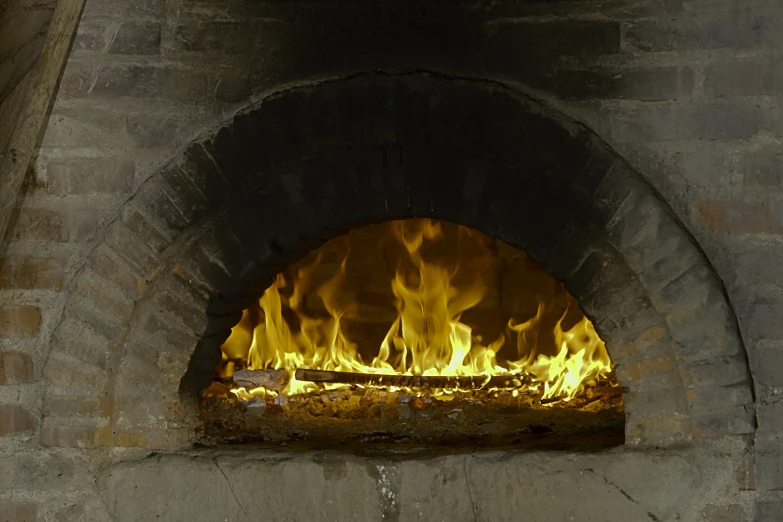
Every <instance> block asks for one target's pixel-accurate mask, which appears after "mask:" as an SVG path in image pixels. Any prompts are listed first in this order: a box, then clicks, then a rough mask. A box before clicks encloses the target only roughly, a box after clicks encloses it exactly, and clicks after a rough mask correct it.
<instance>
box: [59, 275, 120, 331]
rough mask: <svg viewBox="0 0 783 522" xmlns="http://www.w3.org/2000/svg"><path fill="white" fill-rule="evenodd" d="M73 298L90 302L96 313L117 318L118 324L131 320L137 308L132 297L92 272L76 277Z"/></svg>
mask: <svg viewBox="0 0 783 522" xmlns="http://www.w3.org/2000/svg"><path fill="white" fill-rule="evenodd" d="M72 296H73V297H76V298H79V299H83V300H86V301H87V302H89V303H90V305H91V307H92V308H94V309H95V311H96V313H101V314H104V315H107V316H110V317H116V318H117V322H127V321H128V320H130V317H131V315H132V314H133V310H134V308H135V304H134V301H133V300H132V299H131V297H130V296H127V295H125V294H123V293H122V292H121V291H120V290H119V289H118V288H116V287H112V286H111V285H110V284H109V283H108V282H107V281H106V280H104V279H102V278H101V277H100V276H98V274H96V273H95V272H93V271H92V270H85V271H83V272H82V273H80V274H79V276H78V277H76V279H75V280H74V284H73V293H72Z"/></svg>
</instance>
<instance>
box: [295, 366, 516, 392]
mask: <svg viewBox="0 0 783 522" xmlns="http://www.w3.org/2000/svg"><path fill="white" fill-rule="evenodd" d="M295 376H296V380H297V381H306V382H319V383H335V384H360V385H370V386H398V387H405V388H434V389H461V390H475V389H482V388H484V389H491V388H499V389H504V388H505V389H513V388H519V387H521V386H522V385H524V384H530V382H531V380H530V377H529V376H527V375H495V376H492V377H488V376H485V375H471V376H459V377H457V376H440V375H427V376H424V375H397V374H392V375H384V374H377V373H356V372H335V371H328V370H308V369H305V368H299V369H297V370H296V374H295Z"/></svg>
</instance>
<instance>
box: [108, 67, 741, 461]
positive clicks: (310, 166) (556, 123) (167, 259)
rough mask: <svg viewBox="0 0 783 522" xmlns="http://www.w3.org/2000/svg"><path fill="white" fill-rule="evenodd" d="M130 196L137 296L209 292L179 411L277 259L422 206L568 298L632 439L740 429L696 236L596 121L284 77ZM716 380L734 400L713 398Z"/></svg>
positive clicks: (500, 90) (357, 82) (426, 88)
mask: <svg viewBox="0 0 783 522" xmlns="http://www.w3.org/2000/svg"><path fill="white" fill-rule="evenodd" d="M172 194H173V195H172ZM172 199H175V200H176V201H177V202H178V203H177V205H176V206H177V210H178V212H177V216H176V219H175V218H173V217H172V216H171V214H172V212H173V211H172V209H171V208H169V206H167V205H166V204H165V201H171V200H172ZM164 200H165V201H164ZM128 204H129V205H133V206H134V208H138V209H140V213H141V214H142V215H144V216H147V223H148V224H151V225H152V227H153V228H157V229H162V230H165V231H166V233H167V235H168V236H169V237H171V241H170V244H169V245H168V246H166V247H164V248H160V246H159V245H158V248H157V250H156V255H157V260H158V262H159V265H160V267H162V268H161V269H156V270H155V271H153V272H152V273H153V275H152V276H150V277H149V279H150V283H149V284H150V286H152V287H155V288H156V289H158V288H159V289H160V290H153V291H151V292H150V293H149V297H148V298H146V299H147V301H149V303H146V302H145V303H141V304H140V307H141V308H143V307H145V306H147V307H154V306H160V299H157V300H156V297H155V296H156V295H157V293H158V292H159V291H160V292H165V291H166V290H165V288H166V285H168V284H169V283H167V282H166V281H167V278H170V277H173V276H172V274H174V275H176V274H177V273H182V272H183V271H185V272H187V273H189V274H194V275H193V277H192V278H189V279H188V281H189V282H190V283H192V284H193V285H196V286H198V287H199V288H200V290H201V291H202V293H203V295H204V297H205V300H204V302H205V303H207V304H206V305H205V310H204V320H203V324H204V326H203V327H202V328H197V329H195V330H196V331H194V332H193V333H194V334H195V336H196V338H197V339H198V341H197V346H192V347H190V349H189V351H187V357H186V358H187V359H188V360H189V363H188V364H187V368H184V367H183V368H182V372H181V373H179V375H178V376H177V378H178V377H179V376H181V375H182V374H183V373H184V377H182V379H181V381H180V386H179V394H180V400H181V401H183V404H185V403H188V402H190V401H191V400H192V399H194V398H196V397H197V396H198V393H199V392H200V391H201V390H202V389H203V388H205V387H206V386H208V385H209V383H210V382H211V379H212V369H213V368H214V367H215V366H216V364H217V362H218V360H219V357H220V350H219V346H220V344H221V343H222V342H223V341H224V340H225V339H226V337H227V336H228V334H229V331H230V327H231V326H232V325H233V324H235V322H236V320H237V319H238V317H239V314H240V313H241V311H242V309H243V308H245V307H247V305H248V304H249V303H250V302H251V301H252V300H254V299H257V298H258V296H259V295H260V294H261V292H262V291H263V290H264V288H266V286H268V284H269V283H270V282H271V280H272V278H273V277H274V276H275V275H276V274H277V273H278V272H279V271H280V270H281V268H282V267H283V266H284V265H285V264H287V263H290V262H292V261H295V260H296V259H298V258H300V257H301V256H302V255H304V254H305V253H306V252H308V251H310V250H312V249H314V248H317V247H318V246H320V245H321V244H322V243H323V242H324V241H326V240H328V239H331V238H333V237H336V236H338V235H341V234H343V233H345V232H346V231H348V230H350V229H351V228H354V227H358V226H363V225H368V224H373V223H379V222H383V221H387V220H392V219H401V218H407V217H431V218H435V219H442V220H446V221H450V222H454V223H458V224H461V225H465V226H469V227H474V228H477V229H479V230H481V231H483V232H485V233H487V234H490V235H492V236H495V237H497V238H499V239H501V240H503V241H505V242H507V243H509V244H511V245H513V246H515V247H518V248H521V249H524V250H526V251H527V252H528V254H529V255H531V256H532V257H533V258H535V259H536V260H538V261H540V262H541V263H543V265H544V266H545V267H546V268H547V269H548V270H549V272H550V273H551V274H552V275H553V276H554V277H556V278H557V279H559V280H561V281H563V282H564V283H565V285H566V288H567V289H568V290H569V291H570V292H571V293H572V294H573V295H574V296H575V297H576V298H577V299H579V301H580V304H581V305H582V308H583V309H584V311H585V313H586V314H587V315H588V316H589V317H590V319H591V320H592V321H593V323H594V324H595V326H596V329H597V330H598V332H599V334H600V335H601V336H602V338H603V339H604V340H605V341H606V342H607V347H608V350H609V352H610V355H611V357H612V359H613V361H614V363H615V365H616V368H617V373H618V377H619V379H620V382H621V385H622V386H624V387H625V388H626V390H627V391H626V393H625V403H626V410H627V424H626V442H627V443H629V444H638V445H654V446H667V445H674V444H681V443H683V442H687V441H690V440H692V439H693V437H707V436H715V435H724V434H728V433H745V432H747V431H749V430H752V429H753V418H754V417H753V415H754V414H753V409H752V401H753V396H752V384H751V381H750V377H749V375H750V374H749V372H748V367H747V362H746V356H745V351H744V347H743V346H742V343H741V340H740V337H739V334H738V328H737V322H736V318H735V316H734V313H733V311H732V310H731V307H730V306H729V303H728V301H727V300H726V296H725V292H724V290H723V286H722V283H721V282H720V281H719V280H718V279H717V278H716V276H715V274H714V271H712V270H711V268H710V265H709V263H708V261H707V259H706V258H705V256H704V255H703V253H702V252H701V250H700V249H699V248H698V245H696V244H695V242H694V241H693V238H692V237H691V236H690V234H688V232H687V230H685V229H684V227H683V226H682V224H681V223H679V222H678V221H677V219H676V218H675V217H674V215H673V213H672V212H671V210H670V209H669V207H668V206H667V205H666V203H665V202H664V201H662V200H661V198H660V197H659V196H658V195H657V194H656V193H655V192H654V190H653V189H652V188H651V187H650V186H649V185H648V184H647V183H646V182H645V181H644V180H643V179H641V177H640V176H639V175H638V174H637V173H635V172H634V171H632V170H631V169H630V168H629V167H628V165H627V164H626V163H625V162H624V161H623V160H622V159H621V158H619V157H618V155H617V154H615V153H614V152H613V151H612V150H611V149H610V148H609V147H608V146H607V145H606V144H605V143H603V142H602V141H601V140H600V139H599V138H598V137H597V136H596V135H595V134H594V133H593V132H591V131H590V130H589V129H587V128H585V127H584V126H582V125H580V124H579V123H577V122H574V121H572V120H569V119H568V118H566V117H564V116H563V115H562V114H559V113H557V112H555V111H552V110H551V109H548V108H547V107H546V106H544V105H543V104H541V103H540V102H538V101H536V100H533V99H531V98H529V97H526V96H523V95H520V94H518V93H516V92H514V91H513V90H511V89H509V88H507V87H506V86H504V85H502V84H499V83H493V82H488V81H483V80H482V81H478V80H475V81H474V80H469V79H453V78H443V77H439V76H436V75H428V74H424V73H422V74H415V75H404V76H394V75H375V74H374V75H360V76H355V77H352V78H348V79H342V80H339V81H330V82H326V83H320V84H317V85H312V86H307V87H297V88H294V89H290V90H285V91H282V92H280V93H277V94H274V95H272V96H269V97H268V98H266V99H264V100H262V101H261V102H260V103H259V104H258V105H256V106H254V107H252V108H250V109H248V110H246V111H243V112H241V113H239V114H237V115H236V116H235V117H234V118H233V119H232V121H230V122H228V123H227V124H226V125H225V126H224V127H222V128H220V129H218V130H217V131H216V132H214V134H213V135H212V136H210V137H208V138H206V139H204V140H202V141H199V142H197V143H193V144H192V145H190V146H189V147H188V148H187V150H185V151H184V152H183V154H182V155H181V157H179V158H176V159H175V160H174V161H173V162H172V163H171V164H170V165H168V166H167V167H166V168H165V169H163V171H162V172H161V175H159V176H153V177H152V178H150V180H148V181H147V182H146V183H145V185H144V186H143V187H142V188H141V189H140V191H139V193H138V194H137V195H136V197H134V198H133V199H132V200H131V201H130V202H129V203H128ZM128 228H129V229H130V232H131V233H133V234H134V235H136V236H139V237H142V238H143V237H144V236H145V230H146V229H148V228H150V227H149V226H148V227H147V228H146V229H145V228H144V227H142V226H141V225H139V226H136V227H134V226H132V224H128ZM159 243H160V242H159V241H158V244H159ZM178 271H179V272H178ZM140 315H141V314H140ZM140 328H142V326H139V325H136V324H133V323H131V324H130V334H129V335H128V338H127V340H126V341H125V344H126V350H124V353H135V352H134V350H133V347H132V346H130V347H128V344H133V343H137V342H138V341H137V340H136V339H137V338H138V336H134V333H135V332H137V331H140V330H139V329H140ZM139 335H140V336H141V334H139ZM142 337H143V336H142ZM183 350H187V348H183ZM138 352H139V353H144V352H143V351H138ZM141 357H143V355H142V356H141ZM122 373H123V366H122V365H121V366H120V367H119V368H118V369H117V374H118V377H117V378H118V379H122V378H123V375H122ZM155 385H156V386H160V385H159V384H155ZM728 386H731V387H739V388H743V389H745V390H747V393H737V394H732V397H733V399H732V400H730V401H725V400H721V399H720V398H722V397H725V394H723V393H722V391H721V390H722V389H725V387H728ZM115 389H122V387H117V388H115ZM115 393H116V392H115ZM125 402H128V403H130V402H132V401H125ZM128 407H131V408H133V407H138V408H143V407H144V405H136V406H128ZM126 414H127V412H126Z"/></svg>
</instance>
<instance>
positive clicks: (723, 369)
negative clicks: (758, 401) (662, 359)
mask: <svg viewBox="0 0 783 522" xmlns="http://www.w3.org/2000/svg"><path fill="white" fill-rule="evenodd" d="M678 366H679V369H680V374H681V375H682V380H683V382H684V383H685V385H686V386H688V387H690V388H696V387H700V386H719V387H725V386H733V385H738V384H743V383H746V382H749V374H748V367H747V364H746V363H745V359H744V357H743V355H742V354H739V355H736V356H734V357H714V358H709V359H704V360H700V361H693V362H691V361H688V360H682V361H679V365H678Z"/></svg>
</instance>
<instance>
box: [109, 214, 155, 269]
mask: <svg viewBox="0 0 783 522" xmlns="http://www.w3.org/2000/svg"><path fill="white" fill-rule="evenodd" d="M105 242H106V245H108V246H109V247H110V248H111V249H112V250H113V251H114V252H115V253H116V254H117V255H118V256H119V257H120V259H122V260H123V261H124V262H125V263H126V264H127V265H128V266H129V267H130V268H131V269H132V270H133V271H134V272H135V273H136V274H137V275H139V276H141V277H143V278H145V279H148V278H151V277H152V276H153V275H154V274H155V273H156V272H157V271H158V269H159V266H160V262H159V260H158V258H157V257H156V256H155V253H154V252H153V251H152V250H150V248H149V247H148V246H147V245H145V244H144V242H143V241H141V239H139V238H138V237H136V235H135V234H134V233H133V232H132V231H131V230H130V229H129V228H128V227H127V226H126V225H125V224H124V223H122V222H121V221H115V222H114V223H112V224H111V225H110V226H109V227H108V228H107V229H106V236H105Z"/></svg>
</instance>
